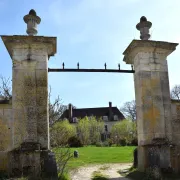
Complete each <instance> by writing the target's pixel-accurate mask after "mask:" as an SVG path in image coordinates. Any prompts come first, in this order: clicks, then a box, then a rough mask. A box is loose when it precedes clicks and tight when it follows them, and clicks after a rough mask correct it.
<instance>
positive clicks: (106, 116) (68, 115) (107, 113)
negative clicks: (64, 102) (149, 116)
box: [61, 102, 125, 132]
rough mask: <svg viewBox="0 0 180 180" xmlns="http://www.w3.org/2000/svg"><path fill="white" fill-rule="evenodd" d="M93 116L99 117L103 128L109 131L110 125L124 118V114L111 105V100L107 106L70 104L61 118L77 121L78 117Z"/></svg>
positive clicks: (72, 121)
mask: <svg viewBox="0 0 180 180" xmlns="http://www.w3.org/2000/svg"><path fill="white" fill-rule="evenodd" d="M92 116H95V117H96V118H97V119H99V118H101V119H102V120H103V121H104V124H105V125H104V129H105V131H107V132H110V130H111V127H112V126H113V124H114V123H116V122H117V121H121V120H123V119H125V117H124V115H123V114H122V113H121V112H120V111H119V109H118V108H117V107H113V106H112V102H109V106H108V107H96V108H78V109H76V108H73V107H72V104H69V107H68V109H67V110H66V111H64V113H63V114H62V116H61V119H68V120H69V122H70V123H78V120H79V119H82V118H84V117H88V118H89V119H91V117H92Z"/></svg>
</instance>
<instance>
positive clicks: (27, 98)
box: [2, 36, 56, 149]
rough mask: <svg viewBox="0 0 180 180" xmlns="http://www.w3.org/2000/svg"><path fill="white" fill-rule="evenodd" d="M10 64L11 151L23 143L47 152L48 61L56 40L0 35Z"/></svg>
mask: <svg viewBox="0 0 180 180" xmlns="http://www.w3.org/2000/svg"><path fill="white" fill-rule="evenodd" d="M2 40H3V42H4V44H5V46H6V48H7V50H8V52H9V54H10V56H11V58H12V61H13V78H12V89H13V94H12V110H13V123H14V127H13V149H15V148H19V147H21V146H22V145H23V144H24V143H25V144H26V143H27V144H28V143H29V144H30V143H32V144H36V147H35V149H39V148H40V149H49V114H48V59H49V58H50V56H53V55H54V54H55V53H56V38H55V37H43V36H2Z"/></svg>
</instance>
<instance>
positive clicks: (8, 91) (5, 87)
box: [0, 75, 75, 125]
mask: <svg viewBox="0 0 180 180" xmlns="http://www.w3.org/2000/svg"><path fill="white" fill-rule="evenodd" d="M0 96H2V97H3V99H5V100H9V99H11V98H12V88H11V83H10V78H5V77H3V76H2V75H1V76H0ZM50 99H51V87H50V91H49V121H50V123H49V124H50V125H53V124H54V123H55V122H56V121H59V120H60V117H61V115H62V114H63V112H64V111H65V110H66V109H67V106H66V105H63V102H62V99H60V97H59V96H58V97H57V98H56V99H55V100H54V102H51V100H50ZM73 108H75V107H73Z"/></svg>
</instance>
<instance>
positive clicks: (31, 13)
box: [29, 9, 37, 16]
mask: <svg viewBox="0 0 180 180" xmlns="http://www.w3.org/2000/svg"><path fill="white" fill-rule="evenodd" d="M29 15H32V16H37V15H36V11H35V10H34V9H31V10H30V11H29Z"/></svg>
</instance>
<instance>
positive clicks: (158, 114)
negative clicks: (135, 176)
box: [123, 17, 178, 171]
mask: <svg viewBox="0 0 180 180" xmlns="http://www.w3.org/2000/svg"><path fill="white" fill-rule="evenodd" d="M150 27H151V23H150V22H148V21H147V20H146V18H145V17H142V18H141V22H140V23H139V24H138V25H137V29H139V30H140V31H141V39H142V40H133V41H132V42H131V43H130V45H129V46H128V47H127V49H126V50H125V51H124V53H123V54H124V61H125V62H126V64H132V65H133V66H134V70H135V73H134V84H135V98H136V108H137V130H138V168H139V170H141V171H144V170H145V168H147V167H149V166H151V161H150V159H152V160H153V158H151V157H150V156H151V155H152V153H151V152H150V150H153V149H154V151H156V146H157V145H160V146H163V145H165V144H168V143H169V142H171V140H172V130H171V129H172V127H171V99H170V90H169V78H168V67H167V60H166V58H167V56H168V55H169V54H171V53H172V52H173V51H174V50H175V49H176V46H177V45H178V44H176V43H169V42H161V41H150V40H148V39H149V37H150V35H149V28H150ZM164 152H165V154H163V155H161V157H160V159H159V162H158V163H160V165H162V164H163V162H165V163H164V164H166V166H169V165H170V152H169V147H168V146H165V149H164ZM162 166H163V165H162Z"/></svg>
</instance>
